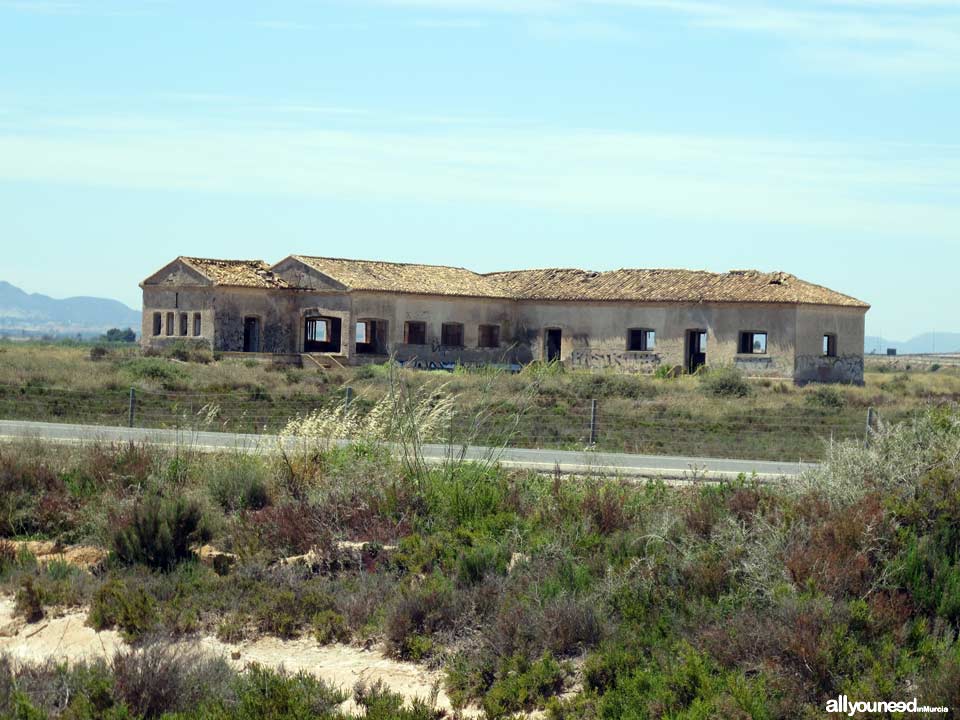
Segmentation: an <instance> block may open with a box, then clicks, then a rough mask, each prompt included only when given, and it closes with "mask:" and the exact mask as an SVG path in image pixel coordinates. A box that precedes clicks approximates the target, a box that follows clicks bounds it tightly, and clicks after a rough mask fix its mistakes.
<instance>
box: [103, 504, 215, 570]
mask: <svg viewBox="0 0 960 720" xmlns="http://www.w3.org/2000/svg"><path fill="white" fill-rule="evenodd" d="M209 538H210V533H209V530H208V529H207V528H206V527H205V525H204V520H203V512H202V511H201V509H200V506H199V504H198V503H196V502H194V501H187V500H184V499H183V498H177V499H176V500H164V499H162V498H159V497H153V498H150V499H149V500H147V501H146V502H144V503H142V504H141V505H140V506H138V507H137V509H136V510H135V511H134V514H133V517H132V518H131V520H130V522H129V523H128V524H127V525H126V526H125V527H122V528H120V529H119V530H117V531H116V532H115V533H114V534H113V542H112V545H113V555H114V557H115V558H116V559H117V560H118V561H120V562H121V563H124V564H127V565H133V564H143V565H148V566H150V567H152V568H156V569H158V570H169V569H171V568H172V567H173V566H174V565H176V564H177V563H178V562H181V561H183V560H189V559H191V558H193V556H194V555H193V550H191V546H192V545H196V544H200V543H203V542H206V541H207V540H209Z"/></svg>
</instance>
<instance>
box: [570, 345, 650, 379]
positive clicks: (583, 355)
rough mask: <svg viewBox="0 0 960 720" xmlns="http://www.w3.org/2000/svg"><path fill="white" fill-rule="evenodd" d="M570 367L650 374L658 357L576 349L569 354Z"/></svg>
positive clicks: (618, 351)
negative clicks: (612, 369)
mask: <svg viewBox="0 0 960 720" xmlns="http://www.w3.org/2000/svg"><path fill="white" fill-rule="evenodd" d="M570 365H571V367H574V368H615V369H618V370H627V371H630V372H642V373H652V372H653V371H655V370H656V369H657V367H658V366H659V365H660V356H659V355H657V354H655V353H647V352H635V351H630V350H599V349H593V348H578V349H576V350H574V351H573V352H571V353H570Z"/></svg>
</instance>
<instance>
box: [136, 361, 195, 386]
mask: <svg viewBox="0 0 960 720" xmlns="http://www.w3.org/2000/svg"><path fill="white" fill-rule="evenodd" d="M122 367H123V368H124V369H125V370H126V371H127V372H128V373H129V374H130V375H131V377H133V378H134V379H135V380H154V381H156V382H160V383H172V382H176V381H178V380H184V379H186V373H185V372H184V371H183V369H182V368H179V367H177V366H176V364H174V363H171V362H169V361H168V360H163V359H161V358H155V357H143V358H131V359H130V360H127V361H125V362H124V363H123V365H122Z"/></svg>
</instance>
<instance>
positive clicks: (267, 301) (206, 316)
mask: <svg viewBox="0 0 960 720" xmlns="http://www.w3.org/2000/svg"><path fill="white" fill-rule="evenodd" d="M295 297H296V296H295V294H293V293H290V292H286V291H280V290H263V289H258V288H224V287H179V288H172V287H168V286H156V287H153V286H144V288H143V304H144V310H143V326H142V330H143V335H142V337H143V344H144V345H145V346H163V345H166V344H168V343H170V342H174V341H177V340H182V339H184V338H186V339H196V338H195V337H194V336H193V326H192V322H193V321H192V314H193V312H199V313H200V316H201V335H200V338H201V339H203V340H204V341H206V342H207V343H209V344H210V346H211V347H212V348H213V349H214V350H224V351H242V350H243V322H244V318H246V317H256V318H258V319H259V321H260V347H259V351H260V352H270V353H289V352H296V351H297V348H296V334H295V333H296V326H295V324H294V318H295V313H296V308H295V302H294V299H295ZM154 312H160V313H162V317H163V318H164V328H163V331H162V333H161V335H159V336H155V335H154V334H153V313H154ZM168 312H173V313H175V317H176V314H177V313H180V312H187V313H188V314H189V317H190V319H189V322H188V328H187V335H186V336H181V335H179V333H178V332H177V331H178V330H179V327H176V328H175V332H174V334H173V335H168V334H167V333H166V314H167V313H168Z"/></svg>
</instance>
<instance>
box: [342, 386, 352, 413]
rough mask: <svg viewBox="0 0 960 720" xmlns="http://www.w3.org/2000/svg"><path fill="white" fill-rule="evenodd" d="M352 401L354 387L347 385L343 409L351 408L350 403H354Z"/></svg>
mask: <svg viewBox="0 0 960 720" xmlns="http://www.w3.org/2000/svg"><path fill="white" fill-rule="evenodd" d="M352 402H353V388H352V387H347V388H346V389H345V390H344V391H343V409H344V410H349V409H350V403H352Z"/></svg>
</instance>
